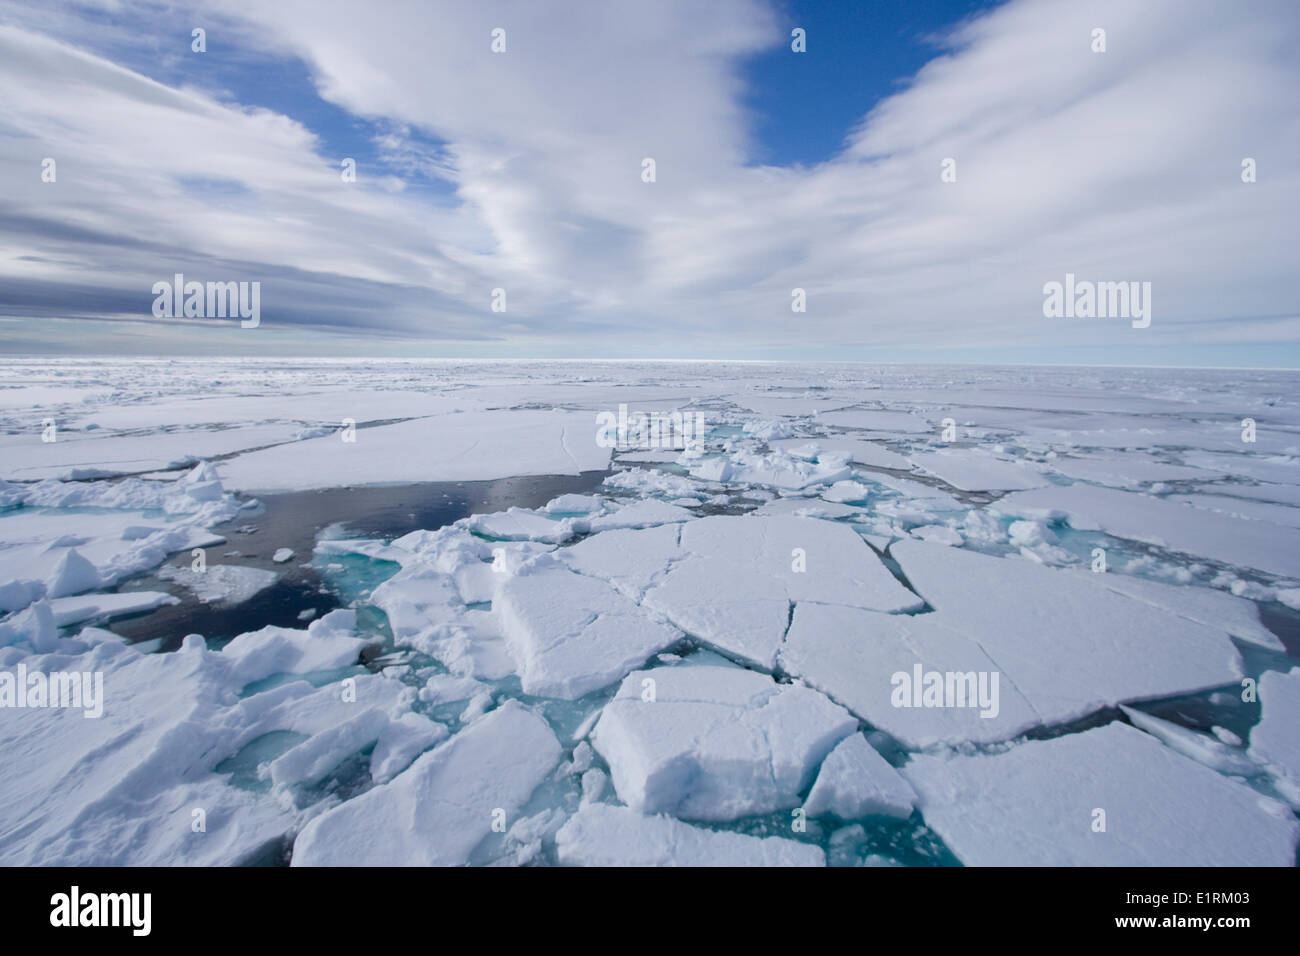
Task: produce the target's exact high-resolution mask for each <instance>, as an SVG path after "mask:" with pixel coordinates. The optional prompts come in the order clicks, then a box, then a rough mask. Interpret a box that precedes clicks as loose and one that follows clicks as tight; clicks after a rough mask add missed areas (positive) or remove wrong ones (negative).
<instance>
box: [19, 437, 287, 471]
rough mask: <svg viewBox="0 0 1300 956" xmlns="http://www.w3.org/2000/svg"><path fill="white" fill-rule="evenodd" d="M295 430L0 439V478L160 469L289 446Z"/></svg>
mask: <svg viewBox="0 0 1300 956" xmlns="http://www.w3.org/2000/svg"><path fill="white" fill-rule="evenodd" d="M299 430H301V426H299V425H250V426H247V427H242V428H240V427H231V428H212V429H205V428H188V429H184V430H181V431H170V432H156V433H154V434H149V435H114V434H111V433H106V432H101V431H92V432H85V433H78V432H71V431H60V432H58V433H57V434H58V440H57V441H52V442H42V441H40V440H39V436H37V435H0V462H4V464H3V465H0V478H7V479H11V480H15V481H32V480H36V479H41V478H64V479H67V478H79V477H108V476H110V475H119V474H139V473H141V472H151V471H160V470H163V469H168V468H177V467H183V466H186V465H191V464H194V463H195V462H197V461H200V460H203V459H208V458H215V457H217V456H219V455H228V454H230V453H231V452H239V451H245V450H247V449H250V448H259V447H261V446H263V445H275V444H279V443H281V442H290V441H292V440H293V437H294V435H295V434H296V433H297V432H298V431H299Z"/></svg>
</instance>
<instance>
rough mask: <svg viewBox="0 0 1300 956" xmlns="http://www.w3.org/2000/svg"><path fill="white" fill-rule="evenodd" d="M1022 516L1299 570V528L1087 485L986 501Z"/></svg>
mask: <svg viewBox="0 0 1300 956" xmlns="http://www.w3.org/2000/svg"><path fill="white" fill-rule="evenodd" d="M989 510H990V511H994V512H997V513H1000V514H1006V515H1014V516H1017V517H1028V518H1053V517H1056V516H1059V515H1064V516H1065V518H1066V520H1067V521H1069V523H1070V525H1071V527H1074V528H1078V529H1080V530H1084V531H1090V530H1101V531H1105V532H1106V533H1107V534H1110V535H1114V536H1115V537H1117V538H1128V539H1130V540H1133V541H1141V542H1145V543H1147V544H1154V545H1156V546H1158V547H1162V548H1166V549H1168V550H1170V551H1181V552H1184V553H1186V554H1192V555H1196V556H1198V557H1202V558H1210V559H1212V560H1215V561H1222V562H1224V563H1226V564H1230V565H1235V566H1236V567H1242V568H1254V569H1256V570H1258V571H1265V572H1269V573H1273V574H1282V575H1287V576H1288V577H1298V576H1300V529H1295V528H1285V527H1279V526H1277V525H1273V524H1266V523H1264V522H1262V521H1252V520H1249V519H1246V518H1234V517H1231V516H1230V515H1225V514H1219V513H1218V512H1214V511H1206V510H1205V509H1203V508H1194V507H1192V506H1191V505H1186V504H1180V503H1178V502H1174V501H1166V500H1164V499H1161V498H1155V497H1152V496H1150V495H1142V494H1137V493H1135V492H1131V491H1116V490H1115V489H1113V488H1097V487H1093V486H1090V485H1070V486H1068V487H1059V486H1055V487H1051V488H1037V489H1034V490H1032V491H1019V492H1014V493H1012V494H1010V495H1007V496H1006V497H1005V498H1001V499H999V500H998V501H996V502H994V503H993V504H991V505H989Z"/></svg>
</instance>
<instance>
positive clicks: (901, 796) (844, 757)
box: [803, 734, 916, 820]
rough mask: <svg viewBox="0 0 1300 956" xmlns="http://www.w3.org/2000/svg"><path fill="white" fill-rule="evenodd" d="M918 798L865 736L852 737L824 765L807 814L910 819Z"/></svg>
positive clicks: (807, 808)
mask: <svg viewBox="0 0 1300 956" xmlns="http://www.w3.org/2000/svg"><path fill="white" fill-rule="evenodd" d="M915 803H916V794H915V793H914V792H913V791H912V787H911V785H910V784H909V783H908V782H907V781H906V780H904V779H903V778H902V777H901V776H899V773H898V771H897V770H895V769H894V768H893V767H891V766H890V765H889V761H887V760H885V758H884V757H882V756H880V754H879V753H877V752H876V749H875V748H874V747H872V746H871V744H869V743H867V739H866V738H865V737H863V736H862V735H861V734H850V735H849V736H848V737H845V738H844V739H843V740H841V741H840V742H839V743H838V744H836V745H835V749H834V750H832V751H831V752H830V755H829V756H828V757H827V758H826V760H825V761H823V763H822V766H821V770H819V771H818V772H817V782H816V783H814V784H813V788H812V791H811V792H810V793H809V794H808V799H807V800H805V801H804V805H803V808H804V811H805V812H806V813H807V814H808V816H810V817H817V816H821V815H822V814H825V813H833V814H834V815H835V816H837V817H839V818H840V819H841V820H856V819H858V818H859V817H865V816H868V815H870V814H882V815H884V816H888V817H900V818H903V819H906V818H907V817H909V816H911V814H912V806H913V805H914V804H915Z"/></svg>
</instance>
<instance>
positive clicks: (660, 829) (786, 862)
mask: <svg viewBox="0 0 1300 956" xmlns="http://www.w3.org/2000/svg"><path fill="white" fill-rule="evenodd" d="M555 846H556V850H557V853H558V856H559V860H560V862H561V863H564V864H569V865H577V866H823V865H825V862H826V860H825V856H824V855H823V854H822V851H821V849H820V848H819V847H816V846H813V845H812V844H810V843H800V842H799V841H797V840H789V839H786V838H784V837H752V836H745V835H743V834H740V833H719V832H717V831H714V830H705V829H703V828H702V827H695V826H691V825H690V824H689V823H682V822H681V821H680V820H674V819H673V818H672V817H668V816H663V815H658V816H642V815H641V814H639V813H637V812H636V811H634V810H629V809H628V808H627V807H615V806H610V805H609V804H607V803H587V804H584V805H583V806H582V808H581V809H580V810H579V811H578V812H577V813H575V814H574V815H573V816H572V817H570V818H569V820H568V822H567V823H565V824H564V826H562V827H561V828H560V830H559V832H558V833H557V834H556V835H555Z"/></svg>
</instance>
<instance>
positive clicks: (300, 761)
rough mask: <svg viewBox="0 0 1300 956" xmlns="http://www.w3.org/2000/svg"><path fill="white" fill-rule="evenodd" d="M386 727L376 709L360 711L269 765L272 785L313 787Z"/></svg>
mask: <svg viewBox="0 0 1300 956" xmlns="http://www.w3.org/2000/svg"><path fill="white" fill-rule="evenodd" d="M387 726H388V718H387V717H386V716H385V715H384V713H383V711H381V710H379V709H378V708H374V707H372V708H369V709H367V710H363V711H361V712H360V713H359V714H357V715H356V716H355V717H353V718H352V719H351V720H346V721H344V722H343V723H341V724H338V725H337V726H335V727H331V728H330V729H329V730H325V731H322V732H321V733H319V734H316V735H315V736H314V737H311V738H309V739H308V740H305V741H303V742H302V743H300V744H299V745H298V746H296V747H293V748H291V749H290V750H288V751H286V752H285V753H284V754H282V755H281V756H280V757H277V758H276V759H275V760H273V761H271V767H270V776H271V782H272V783H273V784H275V786H277V787H285V786H288V785H290V784H296V783H307V784H310V783H315V782H316V781H318V780H321V779H322V778H324V777H325V776H326V775H327V774H328V773H329V772H330V771H331V770H333V769H334V768H335V767H337V766H338V765H339V764H340V763H342V762H343V761H344V760H345V759H347V758H348V757H350V756H352V754H354V753H357V752H359V751H361V750H364V749H365V748H366V747H368V746H370V745H371V744H372V743H374V742H375V741H376V740H378V739H379V735H380V733H381V732H382V731H383V730H384V728H385V727H387Z"/></svg>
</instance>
